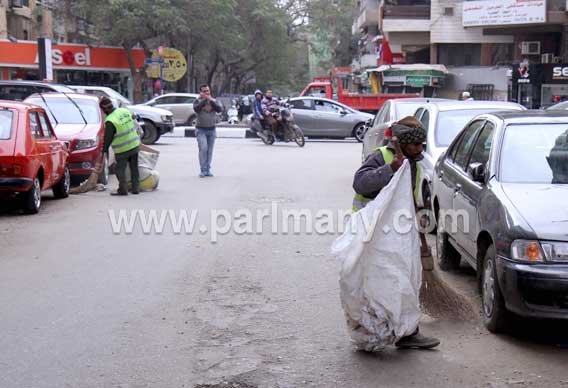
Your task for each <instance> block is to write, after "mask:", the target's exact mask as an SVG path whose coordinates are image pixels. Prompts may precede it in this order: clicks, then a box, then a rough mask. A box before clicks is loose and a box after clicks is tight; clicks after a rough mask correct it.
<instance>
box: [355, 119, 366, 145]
mask: <svg viewBox="0 0 568 388" xmlns="http://www.w3.org/2000/svg"><path fill="white" fill-rule="evenodd" d="M353 137H354V138H355V139H356V140H357V141H358V142H359V143H362V142H363V139H364V138H365V123H359V124H357V125H356V126H355V128H354V129H353Z"/></svg>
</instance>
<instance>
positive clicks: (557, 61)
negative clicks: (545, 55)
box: [552, 57, 560, 63]
mask: <svg viewBox="0 0 568 388" xmlns="http://www.w3.org/2000/svg"><path fill="white" fill-rule="evenodd" d="M552 63H560V57H552Z"/></svg>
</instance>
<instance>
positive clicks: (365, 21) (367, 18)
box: [357, 7, 379, 29]
mask: <svg viewBox="0 0 568 388" xmlns="http://www.w3.org/2000/svg"><path fill="white" fill-rule="evenodd" d="M378 24H379V7H376V8H375V7H372V8H371V7H367V8H364V9H362V10H361V13H360V14H359V17H358V18H357V28H359V29H362V28H365V27H370V26H377V25H378Z"/></svg>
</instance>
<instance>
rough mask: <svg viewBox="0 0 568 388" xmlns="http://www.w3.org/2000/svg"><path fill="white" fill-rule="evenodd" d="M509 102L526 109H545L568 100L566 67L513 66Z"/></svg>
mask: <svg viewBox="0 0 568 388" xmlns="http://www.w3.org/2000/svg"><path fill="white" fill-rule="evenodd" d="M510 100H511V101H515V102H518V103H519V104H521V105H523V106H525V107H526V108H528V109H539V108H547V107H549V106H551V105H554V104H556V103H558V102H561V101H566V100H568V65H563V64H527V63H521V64H518V65H514V66H513V73H512V84H511V96H510Z"/></svg>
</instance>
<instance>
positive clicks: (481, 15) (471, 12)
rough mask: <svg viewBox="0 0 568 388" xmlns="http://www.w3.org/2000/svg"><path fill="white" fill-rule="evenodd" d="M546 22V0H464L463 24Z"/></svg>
mask: <svg viewBox="0 0 568 388" xmlns="http://www.w3.org/2000/svg"><path fill="white" fill-rule="evenodd" d="M545 22H546V0H485V1H464V2H463V26H464V27H473V26H492V25H497V26H498V25H506V24H534V23H545Z"/></svg>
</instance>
